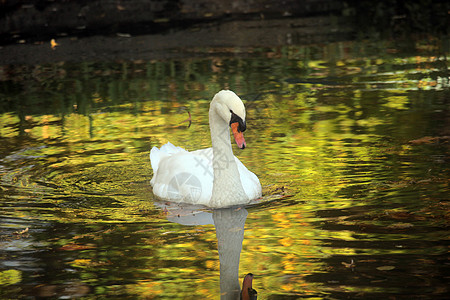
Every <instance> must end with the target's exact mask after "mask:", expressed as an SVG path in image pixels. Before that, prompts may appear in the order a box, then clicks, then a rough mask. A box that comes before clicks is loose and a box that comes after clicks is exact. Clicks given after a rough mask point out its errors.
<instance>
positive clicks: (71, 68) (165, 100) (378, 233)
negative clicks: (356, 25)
mask: <svg viewBox="0 0 450 300" xmlns="http://www.w3.org/2000/svg"><path fill="white" fill-rule="evenodd" d="M445 45H447V46H445ZM190 51H192V49H191V50H190ZM449 58H450V57H449V51H448V41H446V40H444V41H442V40H438V39H433V38H430V39H429V40H419V41H417V40H411V41H409V43H407V44H396V43H395V42H394V41H376V42H370V41H365V42H338V43H331V44H326V45H311V46H283V47H277V48H223V49H204V48H199V49H194V51H192V55H191V56H190V57H189V58H179V59H174V60H155V61H144V60H135V61H117V62H83V63H58V64H48V65H35V66H24V65H22V66H3V67H1V70H0V71H1V78H2V81H1V82H0V97H1V99H0V105H1V106H0V111H1V114H0V124H1V126H0V132H1V138H0V139H1V143H0V234H1V236H0V298H4V299H17V298H25V299H27V298H28V299H33V298H35V297H54V298H76V297H85V298H86V299H94V298H106V297H114V298H121V299H134V298H151V299H153V298H155V299H217V298H219V297H220V295H221V294H222V296H223V297H224V298H227V296H229V295H232V294H233V293H235V291H234V290H235V289H236V285H239V283H241V282H242V279H243V277H244V276H245V274H247V273H250V272H251V273H253V274H254V280H253V287H254V288H255V289H256V290H257V291H258V298H259V299H296V298H311V299H312V298H314V299H343V298H345V299H347V298H357V299H407V298H412V299H432V298H433V299H444V298H446V295H447V296H448V293H449V287H448V282H449V277H448V274H450V262H449V255H448V251H449V243H448V237H449V230H448V225H449V223H448V222H449V217H450V215H449V203H448V196H449V192H450V188H449V179H450V176H449V163H448V154H449V143H450V137H449V136H450V132H449V128H450V126H449V110H448V109H449V99H450V97H449V96H450V93H449V86H450V85H449V72H448V65H447V60H448V59H449ZM224 88H227V89H232V90H234V91H235V92H236V93H237V94H238V95H239V96H240V97H241V98H242V99H243V100H244V101H245V105H246V107H247V131H246V132H245V138H246V142H247V148H246V149H244V150H240V149H238V148H237V147H236V145H233V150H234V152H235V154H236V155H237V156H238V157H239V159H240V160H241V161H242V162H243V163H244V164H245V165H246V166H247V167H248V168H249V169H250V170H251V171H253V172H254V173H255V174H257V175H258V177H259V178H260V181H261V184H262V186H263V199H261V200H260V201H258V202H257V203H254V204H252V205H249V206H247V207H238V208H231V209H224V210H208V209H201V208H197V209H193V208H188V207H183V206H174V205H169V206H168V203H158V202H156V201H155V199H154V197H153V194H152V189H151V187H150V185H149V181H150V179H151V177H152V175H153V173H152V169H151V166H150V162H149V150H150V149H151V147H153V146H158V147H159V146H161V145H162V144H165V143H166V142H168V141H170V142H172V143H173V144H175V145H177V146H181V147H183V148H185V149H187V150H196V149H200V148H205V147H209V146H210V136H209V126H208V109H209V101H210V99H211V98H212V96H213V95H214V94H215V93H216V92H217V91H219V90H221V89H224ZM189 113H190V115H191V121H192V123H191V125H190V126H189V122H188V121H187V119H188V117H189V115H188V114H189Z"/></svg>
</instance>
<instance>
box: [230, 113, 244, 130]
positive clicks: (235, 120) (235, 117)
mask: <svg viewBox="0 0 450 300" xmlns="http://www.w3.org/2000/svg"><path fill="white" fill-rule="evenodd" d="M230 111H231V119H230V126H231V124H232V123H238V124H239V127H238V129H239V132H244V131H245V129H247V126H246V125H245V121H243V120H242V118H241V117H239V116H238V115H236V114H235V113H233V111H232V110H231V109H230Z"/></svg>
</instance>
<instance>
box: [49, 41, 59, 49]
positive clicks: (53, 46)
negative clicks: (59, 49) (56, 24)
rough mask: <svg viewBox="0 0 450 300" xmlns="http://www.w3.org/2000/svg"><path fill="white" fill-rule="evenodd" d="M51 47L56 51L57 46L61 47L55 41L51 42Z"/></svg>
mask: <svg viewBox="0 0 450 300" xmlns="http://www.w3.org/2000/svg"><path fill="white" fill-rule="evenodd" d="M50 45H51V46H52V49H53V50H55V48H56V46H59V44H58V43H57V42H56V41H55V39H52V40H51V41H50Z"/></svg>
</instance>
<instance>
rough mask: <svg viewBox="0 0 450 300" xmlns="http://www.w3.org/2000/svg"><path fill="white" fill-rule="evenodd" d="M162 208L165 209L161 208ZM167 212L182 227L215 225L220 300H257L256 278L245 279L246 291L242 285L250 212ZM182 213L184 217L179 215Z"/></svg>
mask: <svg viewBox="0 0 450 300" xmlns="http://www.w3.org/2000/svg"><path fill="white" fill-rule="evenodd" d="M160 206H163V205H161V204H160ZM175 207H176V210H174V207H173V206H172V207H167V206H165V205H164V209H165V210H166V211H167V212H168V216H167V219H168V220H169V221H171V222H175V223H179V224H182V225H208V224H213V225H214V227H215V229H216V236H217V245H218V250H219V260H220V295H221V297H220V298H221V299H226V300H228V299H230V300H231V299H233V300H235V299H243V300H253V299H256V291H255V290H254V289H253V287H252V280H253V274H251V273H250V274H247V275H246V276H245V278H244V282H243V285H244V286H243V289H242V293H241V288H240V284H239V259H240V255H241V250H242V242H243V240H244V226H245V220H246V219H247V215H248V212H247V210H246V209H245V208H243V207H233V208H223V209H216V210H213V211H212V212H211V211H202V210H197V209H195V207H190V208H188V207H187V206H186V207H183V206H180V205H175ZM181 211H182V213H180V212H181Z"/></svg>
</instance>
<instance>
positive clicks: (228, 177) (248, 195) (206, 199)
mask: <svg viewBox="0 0 450 300" xmlns="http://www.w3.org/2000/svg"><path fill="white" fill-rule="evenodd" d="M229 127H231V129H232V131H233V135H234V138H235V141H236V143H237V145H238V146H239V148H241V149H244V148H245V146H246V143H245V140H244V135H243V134H242V132H243V131H245V129H246V125H245V107H244V103H242V100H241V99H240V98H239V97H238V96H237V95H236V94H235V93H234V92H232V91H228V90H223V91H220V92H218V93H217V94H216V95H215V96H214V98H213V99H212V101H211V104H210V107H209V128H210V130H211V142H212V148H207V149H202V150H196V151H192V152H188V151H186V150H184V149H182V148H180V147H176V146H174V145H172V144H171V143H170V142H169V143H167V144H165V145H163V146H162V147H161V149H158V148H157V147H153V148H152V150H151V151H150V161H151V164H152V168H153V178H152V180H151V181H150V183H151V185H152V186H153V193H154V194H155V196H156V197H157V198H159V199H162V200H167V201H173V202H183V203H189V204H202V205H206V206H209V207H213V208H220V207H228V206H232V205H241V204H246V203H248V202H250V201H251V200H254V199H257V198H259V197H261V184H260V182H259V179H258V177H257V176H256V175H255V174H253V173H252V172H250V171H249V170H248V169H247V168H246V167H245V166H244V165H243V164H242V163H241V161H240V160H239V159H238V158H237V157H235V156H234V155H233V150H232V148H231V142H230V130H229Z"/></svg>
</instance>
